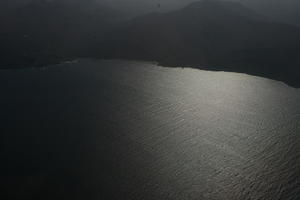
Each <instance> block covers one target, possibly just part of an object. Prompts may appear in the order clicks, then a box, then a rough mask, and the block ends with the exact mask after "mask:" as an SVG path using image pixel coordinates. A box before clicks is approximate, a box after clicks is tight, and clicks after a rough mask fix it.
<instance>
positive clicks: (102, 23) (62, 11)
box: [0, 0, 121, 67]
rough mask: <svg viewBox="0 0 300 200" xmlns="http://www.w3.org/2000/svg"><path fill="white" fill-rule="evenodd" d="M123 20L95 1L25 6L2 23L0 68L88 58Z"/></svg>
mask: <svg viewBox="0 0 300 200" xmlns="http://www.w3.org/2000/svg"><path fill="white" fill-rule="evenodd" d="M120 18H121V14H120V13H119V12H117V11H115V10H113V9H111V8H109V7H106V6H104V5H101V4H98V3H97V2H95V1H92V0H91V1H84V2H83V1H70V0H60V1H58V0H33V1H31V2H29V3H27V4H23V6H19V7H16V9H15V10H13V11H11V12H10V13H8V14H6V15H5V16H4V17H3V18H2V20H0V25H1V27H2V31H1V33H0V42H1V46H0V60H1V61H0V67H7V66H12V67H14V66H23V65H24V66H26V65H31V66H32V65H39V64H43V63H47V64H48V63H49V62H50V63H52V62H56V61H57V60H61V59H65V58H71V57H76V56H80V55H81V54H85V53H84V52H85V51H87V48H89V46H90V44H91V43H94V42H95V41H97V40H98V38H101V36H102V35H103V34H104V33H105V32H106V31H107V30H109V29H110V28H111V27H112V26H113V24H114V23H115V22H116V21H118V20H120Z"/></svg>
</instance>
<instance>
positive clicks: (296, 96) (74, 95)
mask: <svg viewBox="0 0 300 200" xmlns="http://www.w3.org/2000/svg"><path fill="white" fill-rule="evenodd" d="M0 82H1V84H0V89H1V108H0V109H1V114H0V116H1V128H2V129H3V131H2V133H1V135H2V136H1V137H3V139H2V140H1V141H2V142H1V143H2V148H1V157H2V160H3V161H4V162H3V163H4V164H3V165H2V166H1V168H2V170H1V184H2V185H3V186H4V187H5V189H6V191H7V193H8V194H9V195H10V196H11V197H13V198H15V197H18V198H20V197H30V198H31V199H72V200H74V199H87V200H88V199H99V200H100V199H123V200H124V199H125V200H126V199H130V200H134V199H138V200H140V199H155V200H165V199H170V200H176V199H178V200H179V199H180V200H183V199H186V200H193V199H195V200H196V199H197V200H199V199H201V200H298V199H300V176H299V175H300V173H299V172H300V139H299V133H300V90H298V89H295V88H291V87H288V86H287V85H285V84H284V83H281V82H277V81H273V80H269V79H265V78H260V77H254V76H248V75H245V74H238V73H226V72H210V71H201V70H197V69H189V68H186V69H183V68H166V67H159V66H156V65H155V64H151V63H144V62H129V61H95V60H79V61H78V62H77V63H76V62H71V63H64V64H60V65H56V66H51V67H48V68H44V69H24V70H6V71H5V70H4V71H0Z"/></svg>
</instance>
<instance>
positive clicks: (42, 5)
mask: <svg viewBox="0 0 300 200" xmlns="http://www.w3.org/2000/svg"><path fill="white" fill-rule="evenodd" d="M10 16H11V18H12V20H10V21H9V23H7V24H5V21H2V22H1V23H2V27H6V28H5V31H4V32H2V33H1V36H0V40H1V42H2V44H3V45H1V47H0V53H1V54H0V60H1V61H0V66H1V68H13V67H18V68H19V67H27V66H30V67H32V66H42V65H46V64H52V63H57V62H61V61H62V60H70V59H73V58H77V57H92V58H101V59H134V60H151V61H154V60H155V61H158V62H159V63H160V64H161V65H164V66H176V67H185V66H189V67H196V68H200V69H207V70H222V71H234V72H242V73H248V74H253V75H260V76H265V77H269V78H273V79H277V80H281V81H284V82H286V83H288V84H290V85H292V86H295V87H299V86H300V80H299V75H298V74H299V72H300V69H299V65H300V58H299V56H298V53H299V52H300V37H299V35H300V28H298V27H294V26H291V25H287V24H283V23H279V22H278V23H277V22H273V20H271V19H269V18H267V17H265V16H262V15H260V14H258V13H257V12H255V11H253V10H251V9H249V8H247V7H245V6H243V5H242V4H240V3H236V2H221V1H209V0H203V1H199V2H195V3H192V4H190V5H188V6H186V7H185V8H183V9H180V10H176V11H171V12H167V13H151V14H147V15H144V16H140V17H137V18H134V19H132V20H127V21H124V20H123V19H124V18H125V17H124V15H122V13H121V12H117V11H115V10H112V9H111V8H108V7H106V6H104V5H102V4H99V3H97V2H95V1H89V2H88V3H87V2H85V6H81V3H80V1H79V2H78V3H72V4H70V3H69V1H61V2H60V1H52V2H51V3H50V2H44V1H34V2H32V3H30V4H27V5H26V6H23V7H20V8H19V9H18V10H17V12H16V13H13V12H12V13H11V15H10Z"/></svg>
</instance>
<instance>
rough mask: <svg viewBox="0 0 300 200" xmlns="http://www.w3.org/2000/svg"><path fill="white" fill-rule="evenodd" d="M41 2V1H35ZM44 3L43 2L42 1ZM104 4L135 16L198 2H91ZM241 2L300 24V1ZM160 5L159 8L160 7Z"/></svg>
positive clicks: (12, 0)
mask: <svg viewBox="0 0 300 200" xmlns="http://www.w3.org/2000/svg"><path fill="white" fill-rule="evenodd" d="M30 1H33V0H0V7H2V9H5V6H4V5H13V4H16V5H20V4H24V3H27V2H30ZM34 1H39V0H34ZM40 1H43V0H40ZM45 1H60V2H61V1H69V2H75V1H79V2H80V1H81V2H85V3H86V2H88V0H45ZM91 1H98V2H102V3H103V4H106V5H109V6H111V7H113V8H115V9H118V10H123V11H127V12H132V13H134V14H136V15H137V14H143V13H146V12H151V11H158V10H160V11H165V10H170V9H176V8H180V7H183V6H185V5H187V4H189V3H191V2H194V1H197V0H91ZM231 1H239V2H242V3H244V4H245V5H247V6H249V7H250V8H252V9H255V10H257V11H258V12H260V13H261V14H266V15H267V16H271V17H274V18H277V19H279V20H280V19H283V21H295V22H298V23H299V24H300V14H299V10H300V0H231ZM158 5H159V6H158Z"/></svg>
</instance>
